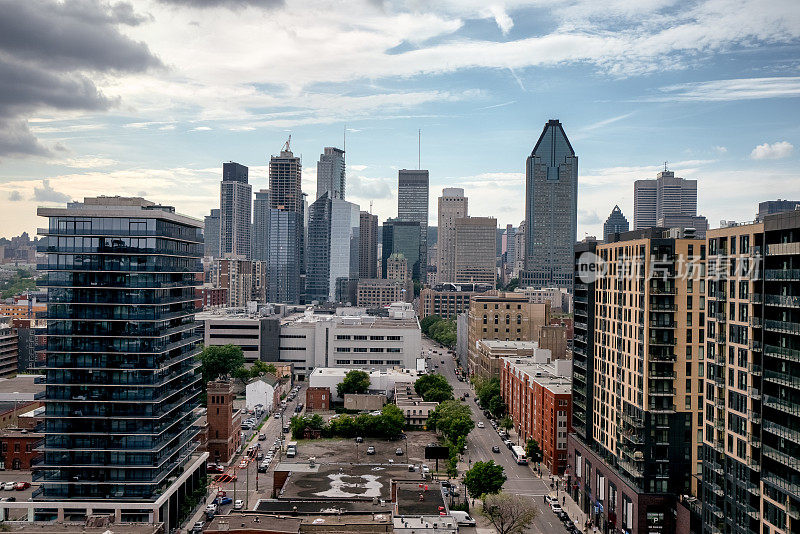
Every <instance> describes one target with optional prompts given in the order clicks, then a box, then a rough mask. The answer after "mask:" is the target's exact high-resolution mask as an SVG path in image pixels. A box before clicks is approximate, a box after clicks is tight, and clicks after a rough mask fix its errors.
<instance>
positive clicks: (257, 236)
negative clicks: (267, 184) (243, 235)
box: [250, 189, 272, 261]
mask: <svg viewBox="0 0 800 534" xmlns="http://www.w3.org/2000/svg"><path fill="white" fill-rule="evenodd" d="M271 202H272V201H271V200H270V194H269V189H261V190H259V191H256V198H255V199H254V200H253V231H252V232H251V235H250V239H251V241H252V245H253V255H252V258H253V261H267V259H268V258H269V218H270V209H271V207H270V203H271Z"/></svg>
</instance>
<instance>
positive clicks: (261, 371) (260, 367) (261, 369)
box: [250, 360, 278, 378]
mask: <svg viewBox="0 0 800 534" xmlns="http://www.w3.org/2000/svg"><path fill="white" fill-rule="evenodd" d="M277 372H278V369H277V367H275V365H274V364H271V363H266V362H262V361H261V360H256V361H255V362H253V366H252V367H251V368H250V376H251V377H252V378H256V377H259V376H261V375H265V374H271V375H274V374H276V373H277Z"/></svg>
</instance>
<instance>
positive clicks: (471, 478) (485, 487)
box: [464, 460, 506, 497]
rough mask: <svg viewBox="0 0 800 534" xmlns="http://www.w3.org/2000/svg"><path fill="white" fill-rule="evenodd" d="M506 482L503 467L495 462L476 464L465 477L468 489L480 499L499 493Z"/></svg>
mask: <svg viewBox="0 0 800 534" xmlns="http://www.w3.org/2000/svg"><path fill="white" fill-rule="evenodd" d="M505 481H506V475H505V473H503V467H502V466H499V465H497V464H496V463H494V460H489V461H488V462H476V463H475V464H474V465H473V466H472V469H470V470H469V471H467V474H466V475H465V476H464V484H465V485H466V486H467V489H468V490H469V492H470V493H471V494H472V495H473V496H478V497H480V496H483V495H487V494H492V493H497V492H498V491H500V490H501V489H502V487H503V484H504V483H505Z"/></svg>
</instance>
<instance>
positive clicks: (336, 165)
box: [317, 146, 345, 200]
mask: <svg viewBox="0 0 800 534" xmlns="http://www.w3.org/2000/svg"><path fill="white" fill-rule="evenodd" d="M325 193H328V198H332V199H339V200H344V193H345V163H344V150H342V149H340V148H334V147H330V146H326V147H325V149H324V150H323V153H322V154H320V156H319V161H318V162H317V198H318V199H319V198H321V197H322V195H324V194H325Z"/></svg>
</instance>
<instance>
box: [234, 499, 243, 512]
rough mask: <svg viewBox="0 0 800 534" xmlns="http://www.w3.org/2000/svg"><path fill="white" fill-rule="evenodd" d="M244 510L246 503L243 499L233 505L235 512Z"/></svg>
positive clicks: (237, 500)
mask: <svg viewBox="0 0 800 534" xmlns="http://www.w3.org/2000/svg"><path fill="white" fill-rule="evenodd" d="M242 508H244V501H243V500H242V499H236V502H235V503H233V509H234V510H241V509H242Z"/></svg>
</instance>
